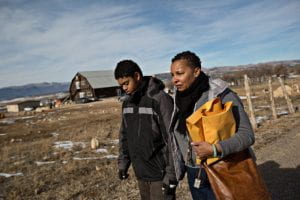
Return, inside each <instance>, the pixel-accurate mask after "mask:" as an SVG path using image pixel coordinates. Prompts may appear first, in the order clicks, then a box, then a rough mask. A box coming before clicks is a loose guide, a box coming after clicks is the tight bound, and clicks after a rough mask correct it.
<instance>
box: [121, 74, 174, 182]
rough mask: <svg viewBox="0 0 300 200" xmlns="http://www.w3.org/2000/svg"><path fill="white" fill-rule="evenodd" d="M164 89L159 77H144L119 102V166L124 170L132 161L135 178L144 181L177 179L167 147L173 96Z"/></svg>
mask: <svg viewBox="0 0 300 200" xmlns="http://www.w3.org/2000/svg"><path fill="white" fill-rule="evenodd" d="M163 89H164V84H163V83H162V82H161V81H160V80H158V79H156V78H153V77H143V81H142V83H141V85H140V86H139V88H138V89H137V91H136V92H134V93H133V94H132V95H130V96H129V98H128V99H126V100H125V101H124V102H123V106H122V124H121V128H120V136H119V140H120V141H119V142H120V149H119V153H120V155H119V158H118V165H119V169H120V170H125V171H127V170H128V168H129V166H130V164H131V163H132V166H133V169H134V172H135V175H136V177H137V179H140V180H143V181H161V180H163V179H164V182H167V181H168V180H176V177H175V173H174V171H173V168H172V167H171V166H169V163H170V164H173V161H171V160H170V159H172V158H171V157H170V156H169V155H171V154H169V153H170V152H169V151H168V147H167V146H168V145H167V142H168V133H167V130H168V128H169V125H170V119H171V115H172V110H173V100H172V98H171V97H170V96H169V95H168V94H166V93H165V92H164V91H163Z"/></svg>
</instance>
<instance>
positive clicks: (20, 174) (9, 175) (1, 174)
mask: <svg viewBox="0 0 300 200" xmlns="http://www.w3.org/2000/svg"><path fill="white" fill-rule="evenodd" d="M0 176H4V177H6V178H9V177H11V176H23V173H15V174H8V173H0Z"/></svg>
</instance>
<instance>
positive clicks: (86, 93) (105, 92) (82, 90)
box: [69, 70, 119, 101]
mask: <svg viewBox="0 0 300 200" xmlns="http://www.w3.org/2000/svg"><path fill="white" fill-rule="evenodd" d="M118 90H119V85H118V83H117V81H116V80H115V78H114V73H113V71H112V70H103V71H83V72H78V73H76V75H75V76H74V78H73V79H72V81H71V85H70V89H69V91H70V99H71V100H72V101H77V100H80V99H89V100H96V99H99V98H102V97H111V96H117V94H118V92H119V91H118Z"/></svg>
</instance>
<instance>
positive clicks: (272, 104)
mask: <svg viewBox="0 0 300 200" xmlns="http://www.w3.org/2000/svg"><path fill="white" fill-rule="evenodd" d="M269 93H270V100H271V108H272V113H273V118H274V119H277V112H276V107H275V101H274V96H273V88H272V78H271V77H269Z"/></svg>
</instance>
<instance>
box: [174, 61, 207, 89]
mask: <svg viewBox="0 0 300 200" xmlns="http://www.w3.org/2000/svg"><path fill="white" fill-rule="evenodd" d="M200 72H201V70H200V68H198V67H197V68H192V67H190V66H189V65H188V63H187V61H186V60H177V61H175V62H173V63H172V65H171V75H172V83H173V84H174V85H175V86H176V88H177V90H178V91H181V92H182V91H185V90H186V89H188V88H189V87H190V86H191V84H192V83H193V82H194V80H195V79H196V78H197V77H198V76H199V74H200Z"/></svg>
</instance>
